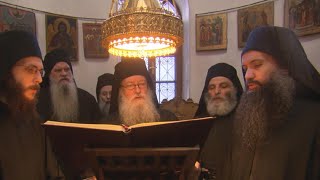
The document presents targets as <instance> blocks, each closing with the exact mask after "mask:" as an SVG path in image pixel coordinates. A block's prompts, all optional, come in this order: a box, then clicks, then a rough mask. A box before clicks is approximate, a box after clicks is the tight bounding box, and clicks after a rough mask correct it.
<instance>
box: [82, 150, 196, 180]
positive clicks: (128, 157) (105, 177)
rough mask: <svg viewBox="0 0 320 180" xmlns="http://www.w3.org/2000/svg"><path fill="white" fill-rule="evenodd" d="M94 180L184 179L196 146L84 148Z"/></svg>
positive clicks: (194, 156) (194, 154) (191, 162)
mask: <svg viewBox="0 0 320 180" xmlns="http://www.w3.org/2000/svg"><path fill="white" fill-rule="evenodd" d="M85 152H86V153H88V155H89V157H90V161H91V162H90V164H91V165H92V167H93V169H94V171H95V173H96V174H97V178H98V180H154V179H156V180H184V179H187V178H186V176H187V172H188V170H189V169H190V168H193V166H194V163H195V161H196V158H197V156H198V152H199V147H168V148H85Z"/></svg>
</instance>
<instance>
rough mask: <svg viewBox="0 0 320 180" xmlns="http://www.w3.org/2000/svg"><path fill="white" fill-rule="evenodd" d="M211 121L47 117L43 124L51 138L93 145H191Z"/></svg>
mask: <svg viewBox="0 0 320 180" xmlns="http://www.w3.org/2000/svg"><path fill="white" fill-rule="evenodd" d="M212 122H213V118H212V117H207V118H198V119H189V120H177V121H163V122H151V123H141V124H136V125H133V126H129V127H126V126H124V125H112V124H81V123H65V122H58V121H47V122H45V123H44V124H43V126H44V128H45V130H46V133H47V134H48V135H49V137H50V138H51V139H52V141H66V140H70V141H72V142H73V143H75V142H77V141H80V142H79V143H81V144H85V145H87V146H94V147H186V146H187V147H191V146H195V145H202V143H204V141H205V139H206V137H207V134H208V132H209V130H210V129H211V125H212ZM70 141H69V143H70Z"/></svg>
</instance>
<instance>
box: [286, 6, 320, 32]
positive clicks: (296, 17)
mask: <svg viewBox="0 0 320 180" xmlns="http://www.w3.org/2000/svg"><path fill="white" fill-rule="evenodd" d="M284 7H285V8H284V25H285V27H287V28H290V29H291V30H292V31H294V32H295V33H296V34H297V35H298V36H304V35H309V34H315V33H319V32H320V1H319V0H285V6H284Z"/></svg>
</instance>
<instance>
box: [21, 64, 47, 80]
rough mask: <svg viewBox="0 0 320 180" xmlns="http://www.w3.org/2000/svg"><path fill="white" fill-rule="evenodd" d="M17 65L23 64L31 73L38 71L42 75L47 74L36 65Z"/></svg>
mask: <svg viewBox="0 0 320 180" xmlns="http://www.w3.org/2000/svg"><path fill="white" fill-rule="evenodd" d="M16 66H23V67H24V69H25V70H26V71H27V72H28V73H29V74H33V75H35V74H37V73H38V72H39V73H40V75H41V77H44V75H45V74H46V72H45V71H44V70H43V69H38V68H37V67H36V66H34V65H28V66H26V65H16Z"/></svg>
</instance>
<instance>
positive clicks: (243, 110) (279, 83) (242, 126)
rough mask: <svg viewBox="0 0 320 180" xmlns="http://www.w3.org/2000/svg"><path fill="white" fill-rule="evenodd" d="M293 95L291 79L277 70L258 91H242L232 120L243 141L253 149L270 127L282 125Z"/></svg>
mask: <svg viewBox="0 0 320 180" xmlns="http://www.w3.org/2000/svg"><path fill="white" fill-rule="evenodd" d="M294 94H295V84H294V80H293V79H292V78H291V77H289V76H288V75H283V74H281V73H280V72H275V73H274V74H272V75H271V79H270V81H269V82H268V83H267V84H265V85H263V86H261V87H260V88H258V89H257V90H255V91H250V92H246V93H243V95H242V97H241V100H240V103H239V106H238V108H237V110H236V116H235V118H236V120H235V121H234V122H235V130H236V133H237V134H238V135H239V136H240V137H241V141H242V144H243V145H245V146H246V147H248V148H249V149H250V150H253V149H254V148H255V146H256V144H257V143H260V142H264V141H265V140H266V139H267V138H268V136H269V135H270V132H271V131H272V130H275V129H276V128H279V127H280V126H282V125H283V124H284V123H285V121H286V118H285V117H286V116H287V114H288V112H289V110H290V108H291V106H292V103H293V96H294Z"/></svg>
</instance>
